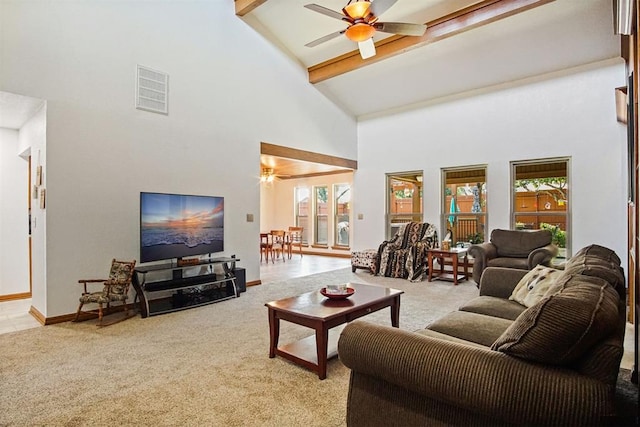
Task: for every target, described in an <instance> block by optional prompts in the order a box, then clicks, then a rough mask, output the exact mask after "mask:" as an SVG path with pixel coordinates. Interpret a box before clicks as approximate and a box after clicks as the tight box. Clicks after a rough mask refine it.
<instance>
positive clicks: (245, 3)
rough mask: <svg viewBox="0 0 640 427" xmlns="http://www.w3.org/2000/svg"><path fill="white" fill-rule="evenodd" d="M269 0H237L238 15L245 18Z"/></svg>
mask: <svg viewBox="0 0 640 427" xmlns="http://www.w3.org/2000/svg"><path fill="white" fill-rule="evenodd" d="M266 1H267V0H235V5H236V15H238V16H244V15H246V14H247V13H249V12H251V11H252V10H253V9H255V8H256V7H258V6H260V5H261V4H263V3H264V2H266Z"/></svg>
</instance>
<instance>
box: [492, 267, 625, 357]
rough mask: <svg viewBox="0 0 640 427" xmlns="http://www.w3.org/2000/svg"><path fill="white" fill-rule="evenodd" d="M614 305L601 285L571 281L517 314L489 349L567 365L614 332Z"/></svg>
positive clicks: (615, 299) (607, 289) (612, 297)
mask: <svg viewBox="0 0 640 427" xmlns="http://www.w3.org/2000/svg"><path fill="white" fill-rule="evenodd" d="M618 301H619V296H618V294H617V292H616V291H615V290H614V289H613V287H611V285H609V283H607V282H606V281H604V280H602V279H600V278H597V277H589V276H573V277H571V278H570V279H569V280H568V282H567V283H566V284H565V286H564V288H563V289H562V290H561V291H560V292H559V293H557V294H555V295H550V296H549V297H547V298H544V299H542V300H541V301H540V302H538V303H537V304H536V305H534V306H533V307H531V308H528V309H527V310H525V311H524V312H522V314H521V315H520V316H518V318H517V319H516V320H515V321H514V322H513V323H512V324H511V326H509V327H508V328H507V330H506V331H504V333H503V334H502V335H501V336H500V337H499V338H498V339H497V340H496V341H495V342H494V343H493V345H492V346H491V349H492V350H497V351H500V352H503V353H506V354H509V355H511V356H514V357H519V358H521V359H525V360H529V361H533V362H539V363H549V364H555V365H567V364H570V363H572V362H575V361H576V360H578V359H579V358H580V357H582V356H583V355H584V354H585V353H586V352H587V351H588V350H589V349H590V348H591V347H592V346H593V345H594V344H596V343H597V342H599V341H601V340H602V339H604V338H606V337H608V336H610V335H611V334H612V333H613V332H614V331H615V330H616V328H617V326H618V322H619V316H618Z"/></svg>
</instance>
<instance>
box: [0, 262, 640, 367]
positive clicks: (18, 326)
mask: <svg viewBox="0 0 640 427" xmlns="http://www.w3.org/2000/svg"><path fill="white" fill-rule="evenodd" d="M350 265H351V261H350V259H349V258H335V257H323V256H317V255H304V256H302V257H301V256H300V255H297V256H296V255H293V257H292V258H291V259H287V260H285V261H282V259H276V260H275V262H269V263H266V262H264V261H263V262H261V263H260V280H261V281H262V283H269V282H273V281H275V280H286V279H290V278H293V277H302V276H306V275H309V274H314V273H321V272H324V271H331V270H337V269H340V268H346V267H349V266H350ZM30 307H31V298H28V299H22V300H14V301H3V302H0V334H4V333H8V332H15V331H21V330H23V329H31V328H37V327H40V326H42V325H41V324H40V322H38V321H37V320H36V319H35V318H34V317H33V316H32V315H31V314H29V308H30ZM633 333H634V330H633V325H632V324H630V323H627V330H626V333H625V343H624V347H625V353H624V356H623V358H622V363H621V366H622V367H623V368H626V369H631V368H632V367H633Z"/></svg>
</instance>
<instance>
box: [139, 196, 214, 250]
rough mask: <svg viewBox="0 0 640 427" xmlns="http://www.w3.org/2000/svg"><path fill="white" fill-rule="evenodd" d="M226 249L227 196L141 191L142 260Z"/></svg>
mask: <svg viewBox="0 0 640 427" xmlns="http://www.w3.org/2000/svg"><path fill="white" fill-rule="evenodd" d="M223 250H224V197H215V196H189V195H183V194H164V193H145V192H141V193H140V262H151V261H159V260H167V259H173V258H182V257H189V256H197V255H204V254H208V253H213V252H222V251H223Z"/></svg>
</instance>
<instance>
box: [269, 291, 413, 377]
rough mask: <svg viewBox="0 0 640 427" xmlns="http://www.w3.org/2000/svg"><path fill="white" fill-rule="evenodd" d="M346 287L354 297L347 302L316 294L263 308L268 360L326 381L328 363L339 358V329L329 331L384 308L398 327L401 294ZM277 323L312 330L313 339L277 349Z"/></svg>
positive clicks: (284, 300) (272, 302) (270, 304)
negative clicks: (278, 359) (284, 361)
mask: <svg viewBox="0 0 640 427" xmlns="http://www.w3.org/2000/svg"><path fill="white" fill-rule="evenodd" d="M349 287H350V288H353V289H355V293H354V294H353V295H352V296H351V297H349V298H347V299H342V300H330V299H328V298H326V297H324V296H322V294H320V291H319V290H317V291H314V292H309V293H306V294H302V295H298V296H295V297H291V298H285V299H281V300H277V301H271V302H268V303H267V304H265V305H266V306H267V308H268V309H269V332H270V345H269V357H270V358H274V357H276V355H278V356H282V357H284V358H285V359H288V360H290V361H292V362H294V363H297V364H299V365H301V366H304V367H305V368H308V369H311V370H312V371H314V372H316V373H317V374H318V378H320V379H321V380H323V379H325V378H326V377H327V360H328V359H329V358H331V357H335V356H337V354H338V352H337V344H338V338H339V336H340V332H341V328H338V329H339V330H337V329H334V330H331V329H332V328H335V327H336V326H339V325H342V324H345V323H347V322H350V321H352V320H355V319H357V318H359V317H362V316H366V315H367V314H369V313H373V312H374V311H378V310H382V309H383V308H386V307H390V308H391V325H392V326H394V327H396V328H397V327H398V326H399V317H400V295H401V294H403V291H400V290H398V289H392V288H384V287H380V286H371V285H362V284H358V283H350V284H349ZM280 320H286V321H288V322H291V323H295V324H298V325H302V326H306V327H308V328H311V329H314V330H315V336H314V335H311V336H309V337H307V338H305V339H303V340H300V341H297V342H294V343H291V344H287V345H284V346H281V347H278V338H279V336H280Z"/></svg>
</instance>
